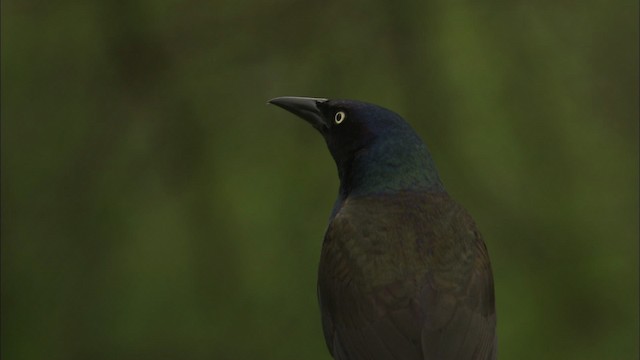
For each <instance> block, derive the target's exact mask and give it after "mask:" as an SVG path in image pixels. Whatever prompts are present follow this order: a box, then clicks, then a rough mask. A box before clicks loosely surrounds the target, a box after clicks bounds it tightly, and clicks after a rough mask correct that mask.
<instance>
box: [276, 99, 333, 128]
mask: <svg viewBox="0 0 640 360" xmlns="http://www.w3.org/2000/svg"><path fill="white" fill-rule="evenodd" d="M327 100H328V99H324V98H313V97H300V96H281V97H277V98H274V99H271V100H269V101H268V103H269V104H273V105H276V106H278V107H281V108H283V109H285V110H287V111H289V112H291V113H293V114H295V115H297V116H299V117H301V118H302V119H304V120H306V121H307V122H308V123H310V124H311V125H312V126H313V127H315V128H316V129H318V130H321V129H322V128H324V127H326V126H327V124H326V123H325V121H324V119H323V117H322V113H321V112H320V109H318V104H319V103H323V102H325V101H327Z"/></svg>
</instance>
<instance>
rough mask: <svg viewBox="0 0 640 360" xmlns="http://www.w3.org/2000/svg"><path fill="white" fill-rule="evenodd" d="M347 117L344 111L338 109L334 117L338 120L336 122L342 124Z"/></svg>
mask: <svg viewBox="0 0 640 360" xmlns="http://www.w3.org/2000/svg"><path fill="white" fill-rule="evenodd" d="M346 118H347V114H345V112H344V111H338V112H337V113H336V116H335V117H334V118H333V120H334V121H335V122H336V124H340V123H341V122H343V121H344V119H346Z"/></svg>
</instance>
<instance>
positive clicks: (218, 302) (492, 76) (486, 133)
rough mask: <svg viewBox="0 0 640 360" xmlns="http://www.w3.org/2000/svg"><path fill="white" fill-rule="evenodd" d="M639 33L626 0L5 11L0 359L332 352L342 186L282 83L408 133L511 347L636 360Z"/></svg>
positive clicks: (115, 4)
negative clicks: (483, 274) (477, 258)
mask: <svg viewBox="0 0 640 360" xmlns="http://www.w3.org/2000/svg"><path fill="white" fill-rule="evenodd" d="M637 44H638V2H637V1H628V0H614V1H603V0H601V1H595V0H587V1H584V2H580V3H570V2H564V1H559V2H558V1H553V2H551V1H541V2H530V1H491V2H483V3H478V2H475V1H470V0H463V1H443V0H435V1H426V2H418V1H413V2H404V1H399V2H390V1H373V0H370V1H352V2H339V1H326V2H301V1H291V0H277V1H270V2H261V1H235V2H234V1H224V2H222V1H208V2H205V1H158V0H153V1H152V0H133V1H123V0H114V1H56V2H44V1H15V0H12V1H3V2H2V107H1V108H2V251H1V253H2V316H1V317H2V352H1V356H2V359H7V360H12V359H329V354H328V352H327V351H326V349H325V345H324V340H323V338H322V332H321V328H320V321H319V314H318V308H317V304H316V295H315V294H316V290H315V281H316V278H315V277H316V266H317V262H318V258H319V254H320V246H321V241H322V234H323V232H324V229H325V226H326V221H327V218H328V215H329V211H330V208H331V206H332V204H333V200H334V197H335V195H336V192H337V185H338V182H337V175H336V173H335V167H334V164H333V161H332V160H331V158H330V156H329V153H328V151H327V150H326V148H325V144H324V143H323V140H322V139H321V137H320V136H319V135H318V134H316V133H315V131H314V130H313V129H312V128H311V127H310V126H308V125H307V124H306V123H304V122H303V121H301V120H299V119H296V118H295V117H293V116H292V115H291V114H288V113H285V112H284V111H282V110H281V109H277V108H275V107H272V106H268V105H266V101H267V100H268V99H270V98H273V97H276V96H281V95H306V96H321V97H333V98H336V97H346V98H355V99H361V100H366V101H369V102H374V103H378V104H381V105H383V106H385V107H388V108H391V109H394V110H395V111H396V112H398V113H400V114H402V115H403V116H404V117H405V118H406V119H408V121H409V122H411V123H412V124H413V126H414V127H415V128H416V129H417V130H418V132H419V133H420V134H421V136H422V137H423V138H424V139H425V141H426V142H427V143H428V144H429V147H430V149H431V151H432V153H433V156H434V158H435V159H436V162H437V164H438V166H439V169H440V172H441V176H442V178H443V180H444V181H445V184H446V185H447V188H448V189H449V191H450V192H451V194H452V195H453V196H454V197H455V198H457V199H458V200H459V201H460V202H462V203H463V204H464V205H465V206H466V207H467V208H468V209H469V210H470V212H471V213H472V214H473V215H474V217H475V218H476V220H477V222H478V223H479V226H480V228H481V229H482V231H483V233H484V236H485V238H486V241H487V244H488V247H489V250H490V253H491V257H492V262H493V267H494V273H495V282H496V293H497V294H496V296H497V308H498V318H499V343H500V350H499V353H500V358H501V359H634V358H637V356H638V326H639V325H638V196H639V194H638V160H639V159H638V97H639V95H638V45H637Z"/></svg>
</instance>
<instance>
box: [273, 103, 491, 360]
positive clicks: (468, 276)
mask: <svg viewBox="0 0 640 360" xmlns="http://www.w3.org/2000/svg"><path fill="white" fill-rule="evenodd" d="M269 102H270V103H272V104H274V105H277V106H279V107H281V108H284V109H285V110H288V111H290V112H292V113H294V114H296V115H298V116H299V117H301V118H303V119H304V120H306V121H307V122H309V123H310V124H311V125H312V126H313V127H314V128H316V129H317V130H318V131H319V132H320V133H321V134H322V136H323V137H324V139H325V141H326V143H327V145H328V147H329V151H330V152H331V155H332V156H333V159H334V160H335V162H336V165H337V167H338V175H339V177H340V189H339V194H338V198H337V200H336V202H335V205H334V208H333V211H332V213H331V217H330V222H329V226H328V228H327V231H326V234H325V236H324V243H323V246H322V255H321V257H320V266H319V270H318V299H319V303H320V310H321V313H322V326H323V330H324V337H325V340H326V342H327V346H328V347H329V351H330V352H331V355H332V356H333V357H334V358H335V359H339V360H346V359H349V360H360V359H362V360H377V359H395V360H404V359H407V360H410V359H429V360H448V359H458V360H463V359H474V360H477V359H482V360H484V359H495V358H496V312H495V305H494V290H493V277H492V273H491V265H490V263H489V256H488V253H487V249H486V246H485V244H484V242H483V240H482V236H481V235H480V232H479V231H478V229H477V227H476V224H475V223H474V221H473V219H472V218H471V216H469V214H468V213H467V212H466V211H465V209H464V208H462V206H460V205H459V204H458V203H456V202H455V201H454V200H453V199H452V198H451V197H450V196H449V195H448V194H447V192H446V190H445V188H444V186H443V185H442V182H441V181H440V177H439V176H438V172H437V170H436V168H435V165H434V162H433V160H432V158H431V155H430V154H429V151H428V150H427V147H426V145H425V144H424V143H423V142H422V140H421V139H420V138H419V137H418V135H417V134H416V133H415V131H414V130H413V129H412V128H411V127H410V126H409V124H407V123H406V122H405V121H404V120H403V119H402V118H401V117H400V116H399V115H397V114H395V113H394V112H392V111H390V110H387V109H384V108H382V107H379V106H376V105H372V104H367V103H364V102H359V101H351V100H329V99H320V98H305V97H279V98H275V99H272V100H270V101H269Z"/></svg>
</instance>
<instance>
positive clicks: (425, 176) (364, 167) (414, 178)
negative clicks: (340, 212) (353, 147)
mask: <svg viewBox="0 0 640 360" xmlns="http://www.w3.org/2000/svg"><path fill="white" fill-rule="evenodd" d="M400 139H401V140H400ZM338 173H339V176H340V194H339V198H342V199H346V198H347V197H348V196H361V195H372V194H387V193H393V192H399V191H444V187H443V185H442V182H441V181H440V177H439V176H438V171H437V170H436V167H435V163H434V162H433V159H432V158H431V155H430V154H429V151H428V150H427V147H426V145H425V144H424V143H423V142H422V140H420V138H419V137H418V136H417V135H416V134H415V133H413V132H412V133H411V134H405V136H403V137H399V136H387V137H384V138H381V139H377V140H376V141H375V142H374V143H373V144H371V145H370V146H368V147H366V148H363V149H362V150H360V151H358V152H357V153H356V154H355V156H354V157H353V158H351V159H349V160H347V161H346V162H345V163H343V164H338Z"/></svg>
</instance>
